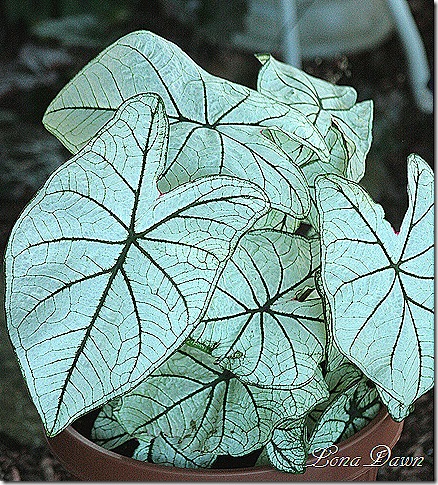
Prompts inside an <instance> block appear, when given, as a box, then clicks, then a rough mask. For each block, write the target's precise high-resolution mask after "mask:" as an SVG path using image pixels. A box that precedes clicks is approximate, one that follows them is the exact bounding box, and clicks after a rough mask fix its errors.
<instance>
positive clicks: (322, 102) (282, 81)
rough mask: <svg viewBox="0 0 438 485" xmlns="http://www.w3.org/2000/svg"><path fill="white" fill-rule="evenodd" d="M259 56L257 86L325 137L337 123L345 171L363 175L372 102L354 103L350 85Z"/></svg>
mask: <svg viewBox="0 0 438 485" xmlns="http://www.w3.org/2000/svg"><path fill="white" fill-rule="evenodd" d="M259 60H260V61H261V62H262V64H263V66H262V68H261V69H260V73H259V77H258V83H257V88H258V90H259V91H260V92H261V93H262V94H265V95H267V96H271V97H273V98H274V99H275V100H278V101H280V102H282V103H286V104H288V105H290V106H292V107H294V108H296V109H297V110H298V111H300V112H301V113H303V114H304V115H305V116H306V117H307V118H308V119H309V121H310V122H311V123H313V124H314V125H315V126H316V127H317V129H318V130H319V131H320V132H321V134H322V135H323V137H324V138H325V140H326V141H327V135H328V133H329V131H330V129H332V128H333V127H336V129H337V130H338V131H339V132H340V133H341V135H342V138H343V142H344V143H345V148H346V149H347V154H348V170H347V173H346V174H345V175H346V176H347V178H349V179H351V180H354V181H359V180H360V179H361V178H362V177H363V175H364V171H365V164H364V162H365V158H366V155H367V153H368V151H369V149H370V146H371V139H372V132H371V128H372V117H373V116H372V102H371V101H365V102H362V103H358V104H355V103H356V91H355V90H354V89H353V88H351V87H349V86H336V85H334V84H331V83H329V82H327V81H323V80H321V79H318V78H315V77H313V76H310V75H309V74H306V73H305V72H303V71H301V70H299V69H297V68H295V67H293V66H290V65H288V64H284V63H282V62H279V61H277V60H276V59H274V57H272V56H265V55H263V56H259ZM325 172H326V170H324V171H322V172H321V173H325Z"/></svg>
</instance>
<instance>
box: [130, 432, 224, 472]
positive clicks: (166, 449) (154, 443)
mask: <svg viewBox="0 0 438 485" xmlns="http://www.w3.org/2000/svg"><path fill="white" fill-rule="evenodd" d="M189 441H190V438H185V439H184V438H183V439H180V438H172V437H167V436H164V435H163V434H161V435H159V436H157V437H156V438H153V439H152V440H151V441H149V440H147V441H143V440H139V446H138V447H137V448H136V449H135V451H134V455H133V458H135V459H136V460H142V461H150V462H152V463H158V464H160V465H167V466H176V467H179V468H208V467H210V466H211V464H212V463H213V462H214V461H215V460H216V458H217V455H216V454H214V453H203V452H201V451H198V450H191V449H190V450H189V451H185V450H186V448H187V445H186V443H188V442H189ZM189 448H190V447H189Z"/></svg>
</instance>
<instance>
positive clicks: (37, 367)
mask: <svg viewBox="0 0 438 485" xmlns="http://www.w3.org/2000/svg"><path fill="white" fill-rule="evenodd" d="M259 59H260V61H261V62H262V68H261V70H260V74H259V80H258V87H257V91H255V90H251V89H248V88H246V87H243V86H240V85H236V84H234V83H231V82H229V81H226V80H223V79H220V78H217V77H214V76H212V75H210V74H208V73H206V72H205V71H204V70H202V69H201V68H200V67H198V66H197V65H196V64H195V63H194V62H193V61H192V60H191V59H190V58H189V57H188V56H187V55H186V54H184V53H183V52H182V51H181V50H180V49H179V48H178V47H177V46H175V45H174V44H172V43H170V42H168V41H166V40H164V39H162V38H160V37H158V36H156V35H154V34H152V33H150V32H134V33H132V34H129V35H127V36H125V37H123V38H122V39H120V40H118V41H117V42H116V43H114V44H113V45H111V46H110V47H108V48H107V49H106V50H105V51H104V52H103V53H102V54H100V55H99V56H98V57H97V58H96V59H94V60H93V61H91V62H90V63H89V64H88V65H87V66H85V68H84V69H83V70H82V71H81V72H80V73H79V74H78V75H77V76H76V77H75V78H74V79H73V80H72V81H71V82H70V83H69V84H68V85H67V86H66V87H65V88H64V89H63V90H62V91H61V93H60V94H59V95H58V96H57V97H56V98H55V100H54V101H53V102H52V103H51V105H50V106H49V108H48V109H47V112H46V114H45V116H44V120H43V121H44V124H45V126H46V127H47V129H48V130H49V131H51V132H52V133H54V134H55V135H56V136H57V137H58V138H59V139H60V140H61V141H62V142H63V143H64V144H65V146H66V147H67V148H68V149H69V150H70V151H71V152H72V153H73V157H72V158H71V160H70V161H68V162H66V163H65V164H64V165H62V166H61V167H60V168H59V169H58V170H57V171H55V172H54V173H53V175H52V176H51V177H50V179H49V180H48V181H47V182H46V184H45V185H44V186H43V188H42V189H41V190H40V191H39V192H38V193H37V195H36V196H35V198H34V199H33V200H32V201H31V202H30V204H29V205H28V207H27V208H26V209H25V210H24V212H23V213H22V215H21V216H20V218H19V220H18V221H17V223H16V225H15V227H14V229H13V231H12V235H11V238H10V241H9V243H8V247H7V252H6V312H7V322H8V329H9V335H10V339H11V341H12V344H13V346H14V348H15V351H16V354H17V357H18V360H19V363H20V366H21V369H22V372H23V375H24V377H25V379H26V382H27V384H28V387H29V390H30V394H31V396H32V399H33V401H34V403H35V406H36V408H37V410H38V411H39V413H40V415H41V417H42V420H43V422H44V426H45V428H46V430H47V433H48V435H49V436H54V435H56V434H57V433H59V432H60V431H62V430H63V429H64V428H65V427H66V426H68V425H69V424H70V423H71V422H73V421H74V420H75V419H76V418H78V417H79V416H81V415H83V414H85V413H87V412H88V411H90V410H93V409H97V408H98V409H100V413H99V415H98V417H97V419H96V421H95V423H94V427H93V430H92V437H93V439H94V440H95V441H96V442H97V443H99V444H101V445H102V446H104V447H107V448H109V449H113V448H116V447H117V446H119V445H121V444H123V443H125V442H127V441H130V440H135V443H136V444H137V447H136V449H135V451H134V458H137V459H141V460H148V461H152V462H156V463H163V464H167V465H173V466H180V467H208V466H214V464H215V461H216V459H217V458H218V456H221V455H231V456H243V455H246V454H248V453H251V452H256V451H259V452H260V453H261V454H260V457H259V460H258V462H259V463H266V462H269V463H271V464H273V465H274V466H276V467H277V468H279V469H280V470H283V471H288V472H302V471H304V469H305V462H306V459H307V456H308V454H309V452H312V451H313V450H314V449H316V448H321V447H328V446H330V445H331V444H333V443H336V442H337V441H339V440H343V439H345V438H347V437H348V436H350V435H352V434H353V433H355V432H356V431H358V430H359V429H361V428H362V427H363V426H364V425H365V424H367V423H368V422H370V421H371V420H372V418H373V417H374V416H375V415H376V413H377V411H378V410H379V408H380V406H381V404H383V405H385V406H386V407H387V409H388V412H389V413H390V414H391V415H392V416H393V418H394V419H396V420H402V419H404V417H405V416H406V415H407V414H408V413H409V412H410V410H411V409H412V406H413V404H414V402H415V400H416V399H417V398H418V397H419V396H421V395H422V394H423V393H424V392H426V391H427V390H428V389H430V388H431V387H432V385H433V174H432V170H431V169H430V167H429V166H428V165H427V164H426V162H424V161H423V160H422V159H421V158H420V157H418V156H416V155H411V156H410V157H409V159H408V163H407V168H408V195H409V208H408V211H407V213H406V215H405V218H404V221H403V224H402V226H401V229H400V232H399V233H396V232H394V230H393V229H392V228H391V226H390V224H389V223H388V222H387V221H386V220H385V218H384V212H383V209H382V208H381V207H380V206H379V205H378V204H376V203H374V202H373V201H372V200H371V198H370V196H369V195H368V194H367V193H366V191H365V190H364V189H363V188H362V187H361V186H360V185H359V184H358V182H360V180H361V178H362V176H363V174H364V171H365V159H366V156H367V153H368V150H369V148H370V144H371V124H372V104H371V102H361V103H357V102H356V93H355V91H354V90H353V89H352V88H349V87H344V86H334V85H332V84H330V83H328V82H325V81H322V80H319V79H316V78H314V77H311V76H309V75H307V74H305V73H304V72H302V71H300V70H298V69H295V68H293V67H292V66H288V65H286V64H283V63H281V62H279V61H277V60H275V59H274V58H273V57H271V56H267V55H263V56H259Z"/></svg>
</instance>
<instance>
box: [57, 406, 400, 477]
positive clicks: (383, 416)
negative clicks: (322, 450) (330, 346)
mask: <svg viewBox="0 0 438 485" xmlns="http://www.w3.org/2000/svg"><path fill="white" fill-rule="evenodd" d="M388 420H391V421H392V418H391V417H390V416H389V414H388V413H387V411H386V409H385V408H384V407H383V406H382V407H381V409H380V410H379V412H378V414H377V415H376V417H375V418H374V419H373V420H372V421H371V422H370V423H368V424H367V425H366V426H365V427H364V428H363V429H361V430H360V431H359V432H357V433H355V434H354V435H352V436H350V437H349V438H347V439H346V440H345V441H342V442H341V443H339V445H338V446H339V450H338V451H339V453H342V451H343V450H345V449H346V448H349V447H352V448H354V446H355V444H356V443H357V442H359V441H362V440H364V439H365V440H366V439H367V438H368V436H369V435H370V434H372V433H373V430H374V429H375V428H376V427H380V426H381V425H382V424H383V423H384V422H386V421H388ZM400 424H401V423H400ZM62 433H65V434H66V435H69V436H70V438H71V439H72V440H76V441H79V443H80V445H81V447H84V448H86V449H91V450H93V451H94V452H98V453H101V454H102V455H105V456H107V457H108V458H109V459H112V460H118V461H119V462H120V461H122V462H124V463H125V464H127V465H129V464H131V465H132V466H134V467H136V468H139V467H140V468H147V469H148V470H150V471H151V472H152V471H155V472H156V473H165V474H167V475H168V476H169V475H175V476H178V475H180V474H181V473H182V472H183V471H184V470H189V472H190V474H191V476H192V477H195V476H196V477H198V479H199V480H202V479H203V478H208V477H210V478H211V477H214V476H218V475H221V476H224V475H226V476H228V477H230V479H233V477H237V476H238V475H244V476H246V477H253V478H257V476H261V475H264V474H266V473H269V472H272V471H275V472H279V471H278V470H276V469H275V468H273V467H272V466H269V465H263V466H257V467H256V466H253V467H242V468H218V469H214V468H195V469H187V468H180V467H172V466H167V465H161V464H156V463H149V462H144V461H141V460H136V459H134V458H131V457H127V456H123V455H120V454H118V453H116V452H114V451H110V450H107V449H105V448H103V447H102V446H100V445H98V444H96V443H94V442H93V441H91V440H90V439H88V438H86V437H85V436H84V435H82V434H81V433H80V432H79V431H77V430H76V429H75V428H74V427H73V426H72V425H70V426H68V427H67V428H66V429H65V430H64V431H63V432H62ZM400 433H401V429H400V430H399V432H398V433H397V435H396V436H394V437H393V438H392V440H391V442H390V443H387V444H388V446H389V447H390V448H392V447H393V446H394V445H395V443H396V442H397V441H398V439H399V436H400ZM51 440H55V441H56V437H53V438H48V442H49V445H50V442H51ZM317 459H318V458H317V457H309V458H308V459H307V462H306V466H307V467H308V466H309V465H312V464H313V463H315V462H316V461H317ZM357 471H358V472H360V470H357ZM280 473H284V472H280ZM359 474H360V473H359ZM298 476H300V475H298Z"/></svg>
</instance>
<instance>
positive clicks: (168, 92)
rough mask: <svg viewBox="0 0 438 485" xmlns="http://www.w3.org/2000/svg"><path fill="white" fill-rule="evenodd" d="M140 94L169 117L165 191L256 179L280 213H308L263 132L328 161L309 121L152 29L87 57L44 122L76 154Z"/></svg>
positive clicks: (287, 166) (296, 176)
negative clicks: (275, 131)
mask: <svg viewBox="0 0 438 485" xmlns="http://www.w3.org/2000/svg"><path fill="white" fill-rule="evenodd" d="M142 92H154V93H157V94H159V95H160V96H161V97H162V98H163V100H164V103H165V106H166V111H167V114H168V116H169V119H170V141H169V152H168V157H167V163H166V168H165V170H164V172H163V174H162V175H163V178H162V180H161V181H160V190H161V191H162V192H165V191H167V190H169V189H170V188H172V187H175V186H177V185H179V184H181V183H183V182H186V181H188V180H193V179H195V178H198V177H201V176H204V175H208V174H224V175H233V176H237V177H240V178H244V179H247V180H251V181H253V182H254V183H257V184H258V185H259V186H260V187H262V188H263V189H265V190H266V192H267V193H268V195H269V198H270V200H271V202H272V204H273V205H274V206H275V207H277V208H279V209H280V210H283V211H285V212H288V213H291V214H292V215H294V216H296V217H303V215H305V214H306V213H307V212H308V209H309V207H308V200H307V198H308V195H307V188H306V186H305V183H304V180H303V178H302V174H301V172H300V171H299V169H297V168H296V167H295V166H294V165H293V164H292V163H291V162H290V160H289V158H288V157H287V156H285V155H284V153H282V151H281V150H279V149H278V148H277V147H275V145H273V144H272V143H270V142H269V140H267V139H266V138H265V137H264V136H263V135H262V134H261V133H260V129H261V127H266V126H272V125H275V126H278V127H279V128H282V129H284V130H285V131H287V132H288V133H290V134H291V136H292V138H293V139H294V140H295V142H296V145H297V146H301V147H303V148H304V147H306V149H307V150H310V151H312V150H313V151H316V152H317V153H318V154H319V156H320V157H321V158H322V159H326V153H325V151H326V146H325V143H324V140H323V139H322V137H321V135H320V134H319V132H318V130H316V129H315V128H314V126H313V125H312V123H310V122H309V121H308V120H307V118H306V117H305V116H303V115H302V114H300V113H299V112H298V111H296V110H295V109H292V108H290V107H288V106H286V105H284V104H281V103H273V102H272V99H270V98H267V97H266V96H263V95H261V94H260V93H258V92H256V91H253V90H251V89H248V88H245V87H243V86H240V85H237V84H233V83H231V82H229V81H225V80H223V79H219V78H217V77H214V76H212V75H210V74H208V73H206V72H205V71H204V70H202V69H201V68H200V67H198V66H197V65H196V64H195V63H194V62H193V61H192V60H191V59H190V58H189V57H188V56H187V55H186V54H185V53H183V52H182V51H181V50H180V49H179V48H178V47H177V46H175V45H174V44H172V43H171V42H168V41H166V40H164V39H162V38H160V37H158V36H156V35H154V34H152V33H150V32H134V33H132V34H129V35H127V36H125V37H123V38H121V39H119V40H118V41H117V42H115V43H114V44H113V45H111V46H109V47H108V48H107V49H106V50H105V51H104V52H102V53H101V54H100V55H99V56H98V57H97V58H96V59H95V60H93V61H92V62H90V63H89V64H88V65H87V66H86V67H85V68H84V69H83V70H82V71H81V72H80V73H79V74H78V75H77V76H76V77H75V78H74V79H73V80H72V81H71V82H70V83H69V84H68V85H67V86H66V87H65V88H64V89H63V90H62V91H61V93H60V94H59V95H58V96H57V98H55V100H54V101H53V102H52V103H51V105H50V106H49V108H48V109H47V112H46V114H45V116H44V123H45V126H46V127H47V128H48V130H49V131H51V132H52V133H54V134H55V135H56V136H57V137H58V138H59V139H60V140H61V141H62V142H63V143H64V144H65V145H66V146H67V148H69V149H70V150H71V151H73V152H75V151H77V150H78V149H79V148H80V147H82V146H83V145H84V144H85V143H86V142H87V141H88V140H89V139H90V138H91V137H92V136H93V135H94V134H95V132H96V129H97V128H99V127H100V126H102V125H103V123H105V121H107V120H108V119H110V118H111V117H112V116H113V114H114V111H115V109H117V107H118V106H119V105H120V104H121V103H122V102H123V101H124V100H126V99H128V98H129V97H130V96H133V95H135V94H138V93H142Z"/></svg>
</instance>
